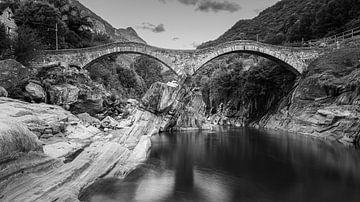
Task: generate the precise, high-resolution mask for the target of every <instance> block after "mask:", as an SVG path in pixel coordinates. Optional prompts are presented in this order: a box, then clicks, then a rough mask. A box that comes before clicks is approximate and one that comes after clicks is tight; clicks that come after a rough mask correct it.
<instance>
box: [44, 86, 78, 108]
mask: <svg viewBox="0 0 360 202" xmlns="http://www.w3.org/2000/svg"><path fill="white" fill-rule="evenodd" d="M79 92H80V90H79V88H77V87H76V86H73V85H71V84H67V83H65V84H61V85H55V86H51V87H50V89H49V91H48V93H49V97H50V103H52V104H56V105H70V104H73V103H76V102H77V101H78V96H79Z"/></svg>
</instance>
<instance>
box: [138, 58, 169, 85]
mask: <svg viewBox="0 0 360 202" xmlns="http://www.w3.org/2000/svg"><path fill="white" fill-rule="evenodd" d="M134 69H135V71H136V73H137V74H138V75H139V76H141V77H142V78H143V79H144V81H145V83H146V86H147V88H150V86H151V84H153V83H155V82H156V81H163V78H162V76H161V69H162V68H161V64H159V62H158V61H156V60H155V59H152V58H149V57H148V56H139V57H137V58H136V60H135V62H134Z"/></svg>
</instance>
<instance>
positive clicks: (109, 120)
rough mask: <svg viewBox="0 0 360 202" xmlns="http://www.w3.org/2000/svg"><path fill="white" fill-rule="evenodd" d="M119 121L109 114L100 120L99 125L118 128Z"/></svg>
mask: <svg viewBox="0 0 360 202" xmlns="http://www.w3.org/2000/svg"><path fill="white" fill-rule="evenodd" d="M119 125H120V124H119V122H117V121H116V120H115V119H113V118H111V117H110V116H107V117H106V118H104V119H103V120H102V121H101V126H102V127H103V128H118V127H119Z"/></svg>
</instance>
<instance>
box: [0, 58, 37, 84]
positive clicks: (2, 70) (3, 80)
mask: <svg viewBox="0 0 360 202" xmlns="http://www.w3.org/2000/svg"><path fill="white" fill-rule="evenodd" d="M30 74H31V71H30V70H29V69H28V68H26V67H24V66H23V65H22V64H21V63H19V62H17V61H16V60H13V59H8V60H2V61H0V86H3V87H4V88H5V89H6V90H8V91H10V90H13V89H15V88H16V87H18V86H20V84H21V83H22V82H23V81H24V80H27V79H28V78H29V76H30Z"/></svg>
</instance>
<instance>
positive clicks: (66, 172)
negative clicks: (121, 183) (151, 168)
mask: <svg viewBox="0 0 360 202" xmlns="http://www.w3.org/2000/svg"><path fill="white" fill-rule="evenodd" d="M187 92H188V91H187V90H186V89H184V88H182V87H181V86H179V85H167V84H164V83H155V84H154V85H152V87H151V88H150V89H149V91H148V92H147V93H146V94H145V96H144V97H143V99H142V101H141V102H140V104H132V103H131V102H129V104H128V106H127V110H129V112H130V113H129V116H128V117H127V118H125V119H121V120H118V121H117V120H115V119H112V118H110V117H108V118H105V119H104V120H102V121H100V120H97V119H96V118H94V117H91V116H89V115H88V114H79V115H78V116H75V115H73V114H71V113H70V112H69V111H66V110H64V109H63V108H62V107H60V106H56V105H48V104H30V103H27V102H23V101H19V100H14V99H10V98H0V111H1V112H2V113H1V114H0V125H1V126H2V127H1V131H0V135H1V136H0V137H1V138H0V140H1V141H0V146H1V156H0V159H1V164H0V170H1V172H0V173H1V174H0V199H1V200H2V201H78V195H79V193H80V192H81V190H83V189H84V188H86V187H87V186H89V185H90V184H92V183H93V182H94V181H96V180H97V179H99V178H103V177H118V178H122V177H124V176H126V174H128V173H129V172H130V171H131V170H133V169H134V168H135V167H136V166H137V165H138V164H139V163H141V162H142V161H144V160H145V159H146V157H147V153H148V151H149V148H150V145H151V142H150V136H151V135H153V134H155V133H158V132H159V131H164V130H167V129H168V128H170V127H171V122H172V121H173V120H174V118H173V117H174V115H175V113H174V112H175V111H178V110H177V109H178V107H179V106H181V105H183V104H182V102H181V100H183V99H182V98H183V97H184V96H185V95H186V94H188V93H187Z"/></svg>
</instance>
